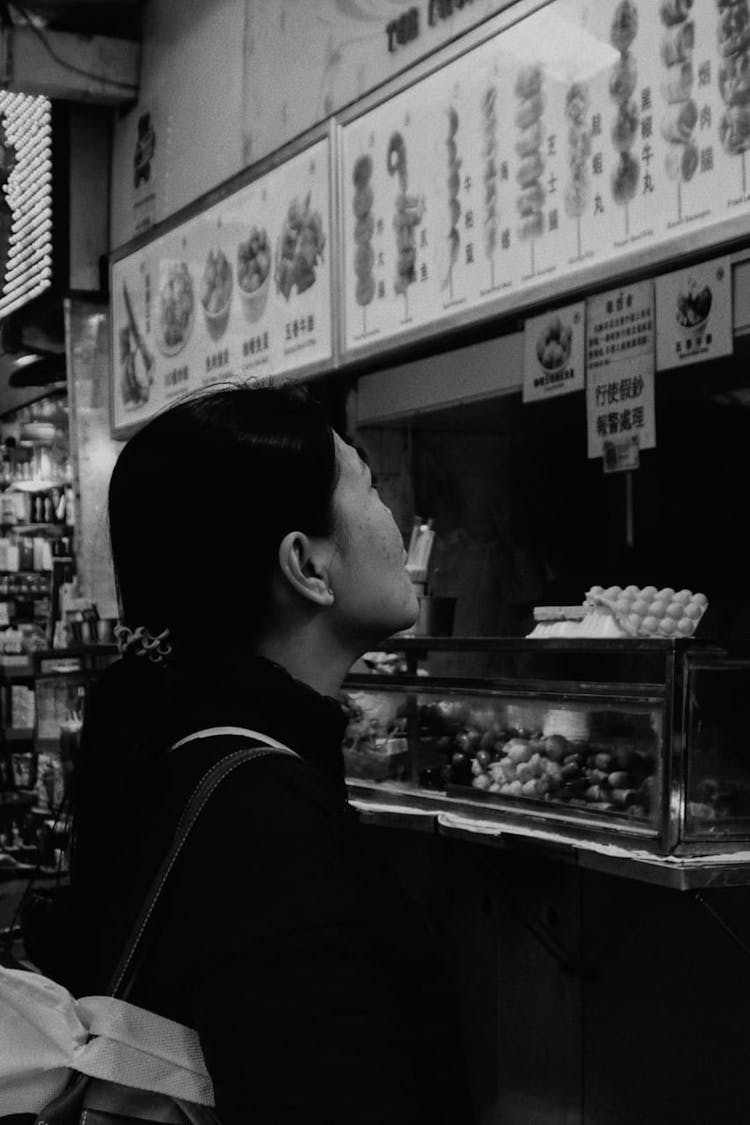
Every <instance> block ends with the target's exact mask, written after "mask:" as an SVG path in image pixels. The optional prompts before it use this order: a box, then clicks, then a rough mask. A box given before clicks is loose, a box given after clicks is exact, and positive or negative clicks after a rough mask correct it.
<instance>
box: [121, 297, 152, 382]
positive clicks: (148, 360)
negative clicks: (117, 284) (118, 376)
mask: <svg viewBox="0 0 750 1125" xmlns="http://www.w3.org/2000/svg"><path fill="white" fill-rule="evenodd" d="M122 293H123V297H124V298H125V311H126V313H127V314H128V325H129V327H130V332H131V335H132V337H133V340H134V342H135V346H136V348H137V349H138V351H139V352H140V353H141V359H142V360H143V366H144V367H145V368H146V375H147V376H148V378H149V381H150V382H151V381H153V374H152V370H153V366H154V357H153V356H152V354H151V352H150V351H149V350H148V348H147V346H146V343H145V341H144V339H143V336H142V335H141V330H140V328H139V327H138V321H137V320H136V319H135V313H134V311H133V303H132V301H131V299H130V293H128V287H127V285H126V284H125V282H124V281H123V283H122Z"/></svg>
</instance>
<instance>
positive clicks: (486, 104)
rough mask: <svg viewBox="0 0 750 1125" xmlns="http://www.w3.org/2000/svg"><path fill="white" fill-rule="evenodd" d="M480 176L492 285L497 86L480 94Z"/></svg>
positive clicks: (494, 236)
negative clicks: (482, 187)
mask: <svg viewBox="0 0 750 1125" xmlns="http://www.w3.org/2000/svg"><path fill="white" fill-rule="evenodd" d="M481 118H482V160H483V165H482V179H483V180H484V254H485V257H486V258H487V259H488V260H489V263H490V275H491V282H490V284H491V287H492V288H493V289H494V288H495V252H496V251H497V242H498V238H497V231H498V222H499V212H498V206H497V87H496V86H494V85H492V84H491V85H489V86H487V87H486V88H485V90H484V93H483V94H482V101H481Z"/></svg>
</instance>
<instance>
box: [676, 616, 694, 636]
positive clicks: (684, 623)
mask: <svg viewBox="0 0 750 1125" xmlns="http://www.w3.org/2000/svg"><path fill="white" fill-rule="evenodd" d="M694 628H695V622H694V621H691V620H690V618H689V617H681V618H680V620H679V621H678V622H677V632H678V633H681V634H682V636H683V637H689V636H690V634H691V633H692V631H693V629H694Z"/></svg>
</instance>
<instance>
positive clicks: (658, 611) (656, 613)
mask: <svg viewBox="0 0 750 1125" xmlns="http://www.w3.org/2000/svg"><path fill="white" fill-rule="evenodd" d="M665 609H666V602H664V601H663V600H662V599H661V598H654V600H653V601H652V602H651V605H650V606H649V607H648V612H649V613H650V614H651V615H652V616H653V617H656V618H659V617H662V616H663V615H664V610H665Z"/></svg>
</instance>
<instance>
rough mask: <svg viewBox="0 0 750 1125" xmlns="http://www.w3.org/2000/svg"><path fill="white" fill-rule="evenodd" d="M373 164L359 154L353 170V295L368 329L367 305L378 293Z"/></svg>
mask: <svg viewBox="0 0 750 1125" xmlns="http://www.w3.org/2000/svg"><path fill="white" fill-rule="evenodd" d="M372 173H373V164H372V157H371V156H370V155H369V154H368V153H365V155H363V156H360V157H358V158H357V160H356V161H355V164H354V168H353V170H352V182H353V184H354V197H353V199H352V210H353V212H354V247H355V249H354V277H355V279H356V285H355V290H354V299H355V301H356V302H357V304H358V305H359V306H360V308H361V309H362V331H363V332H366V331H367V306H368V305H369V304H371V303H372V300H373V298H374V296H375V278H374V276H373V272H372V271H373V267H374V265H375V251H374V249H373V246H372V237H373V235H374V233H375V218H374V216H373V213H372V205H373V202H374V199H375V196H374V193H373V190H372V185H371V184H370V180H371V179H372Z"/></svg>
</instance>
